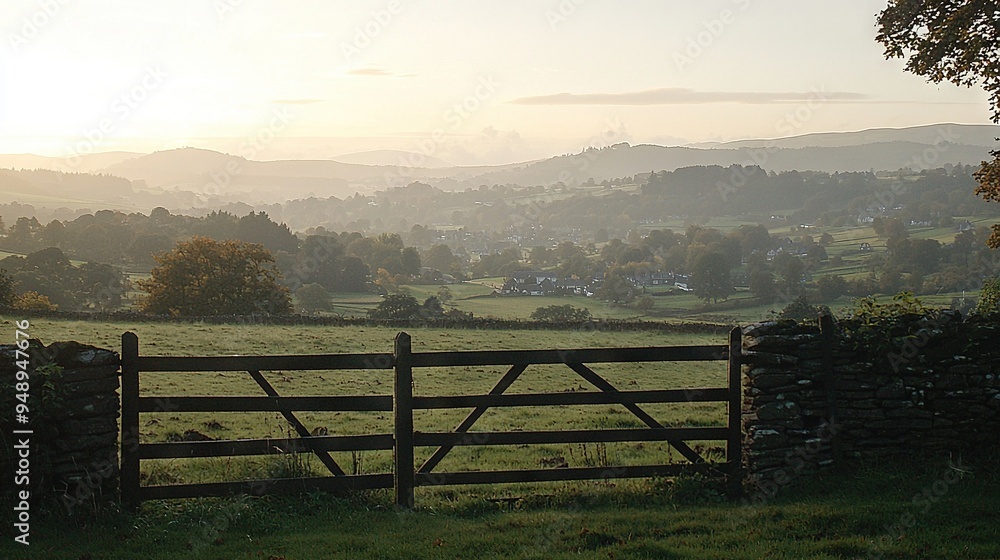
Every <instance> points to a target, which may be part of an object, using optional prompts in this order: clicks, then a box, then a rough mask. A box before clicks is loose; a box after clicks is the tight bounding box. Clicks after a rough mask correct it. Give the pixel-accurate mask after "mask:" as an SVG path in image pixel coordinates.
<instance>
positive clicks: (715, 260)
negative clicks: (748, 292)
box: [691, 252, 733, 303]
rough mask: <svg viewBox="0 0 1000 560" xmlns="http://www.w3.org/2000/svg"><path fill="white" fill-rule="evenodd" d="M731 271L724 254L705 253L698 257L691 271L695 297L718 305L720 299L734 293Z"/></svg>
mask: <svg viewBox="0 0 1000 560" xmlns="http://www.w3.org/2000/svg"><path fill="white" fill-rule="evenodd" d="M729 270H730V269H729V263H728V262H727V259H726V257H725V255H723V254H722V253H716V252H704V253H702V254H700V255H698V257H697V258H696V259H695V262H694V268H692V270H691V282H692V283H693V284H694V293H695V295H696V296H698V297H699V298H701V299H703V300H705V302H706V303H708V301H712V302H713V303H716V302H718V301H719V298H726V297H729V294H731V293H732V292H733V282H732V279H731V277H730V275H729Z"/></svg>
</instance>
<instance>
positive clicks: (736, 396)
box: [726, 327, 743, 499]
mask: <svg viewBox="0 0 1000 560" xmlns="http://www.w3.org/2000/svg"><path fill="white" fill-rule="evenodd" d="M742 355H743V331H742V330H741V329H740V327H734V328H733V330H732V331H730V332H729V437H728V438H727V441H726V460H727V461H728V462H729V472H728V473H727V474H728V480H727V489H728V493H729V497H730V498H732V499H736V498H738V497H740V496H741V495H743V372H742V364H743V361H742V359H741V358H742Z"/></svg>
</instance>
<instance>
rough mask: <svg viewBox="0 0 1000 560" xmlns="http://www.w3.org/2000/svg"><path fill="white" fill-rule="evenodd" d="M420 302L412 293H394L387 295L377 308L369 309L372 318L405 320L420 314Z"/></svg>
mask: <svg viewBox="0 0 1000 560" xmlns="http://www.w3.org/2000/svg"><path fill="white" fill-rule="evenodd" d="M420 309H421V306H420V303H418V302H417V299H416V298H415V297H413V296H411V295H406V294H392V295H389V296H386V297H385V299H383V300H382V301H381V302H380V303H379V304H378V307H376V308H375V309H372V310H369V311H368V316H369V317H371V318H372V319H381V320H405V319H413V318H414V317H419V316H420Z"/></svg>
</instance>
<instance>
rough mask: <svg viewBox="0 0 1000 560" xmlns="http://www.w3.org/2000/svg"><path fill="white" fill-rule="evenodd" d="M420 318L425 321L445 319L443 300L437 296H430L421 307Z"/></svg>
mask: <svg viewBox="0 0 1000 560" xmlns="http://www.w3.org/2000/svg"><path fill="white" fill-rule="evenodd" d="M420 316H421V317H423V318H425V319H430V318H438V317H443V316H444V305H442V304H441V300H440V299H438V297H437V296H430V297H429V298H427V299H425V300H424V304H423V305H421V306H420Z"/></svg>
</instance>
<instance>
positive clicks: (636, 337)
mask: <svg viewBox="0 0 1000 560" xmlns="http://www.w3.org/2000/svg"><path fill="white" fill-rule="evenodd" d="M4 319H6V321H4V322H3V324H5V325H6V326H7V327H10V328H12V325H11V324H10V322H9V320H10V318H9V317H7V318H4ZM126 330H131V331H133V332H136V333H137V334H138V335H139V339H140V348H141V352H142V353H143V354H146V355H153V354H160V355H229V354H265V353H266V354H287V353H338V352H387V351H389V349H390V348H391V345H392V338H393V337H394V335H395V333H396V331H395V330H392V329H384V328H337V327H319V326H315V327H313V326H311V327H284V326H260V325H256V326H254V325H247V326H242V325H204V324H148V323H136V324H120V323H98V322H77V321H61V320H43V319H38V320H35V321H33V323H32V326H31V333H32V335H34V336H36V337H40V338H42V339H43V340H44V341H45V342H52V341H56V340H68V339H73V340H78V341H80V342H84V343H89V344H95V345H98V346H103V347H108V348H117V347H118V339H119V336H120V334H121V333H122V332H123V331H126ZM411 334H412V336H413V341H414V350H415V351H417V352H420V351H432V350H471V349H482V348H489V349H509V348H510V349H513V348H523V349H530V348H547V347H555V348H571V347H601V346H650V345H662V344H670V345H676V344H721V343H723V342H724V340H723V337H722V336H721V335H699V334H671V335H663V334H657V333H651V332H626V333H604V332H592V331H581V332H576V331H568V332H567V331H560V332H556V331H548V332H546V331H527V330H526V331H486V330H482V331H475V330H444V329H414V330H412V331H411ZM595 369H596V370H597V371H598V372H599V373H601V374H602V375H605V376H606V377H607V378H608V379H609V380H610V381H612V383H614V384H616V385H617V386H619V387H621V388H624V389H657V388H668V387H696V386H721V385H722V384H723V383H724V378H725V368H724V364H723V363H709V364H668V365H666V366H662V367H661V366H653V365H650V364H629V365H625V366H614V365H604V366H601V365H598V366H595ZM500 374H501V371H500V369H499V368H496V369H494V368H452V369H450V370H443V369H430V370H417V372H416V378H415V383H414V386H415V391H416V394H440V393H445V394H462V393H470V392H484V391H486V390H487V389H488V388H489V387H490V385H491V384H492V383H493V382H494V381H495V380H496V378H497V377H498V376H499V375H500ZM266 375H267V376H268V378H269V379H271V381H272V383H274V385H275V387H276V388H277V389H278V391H279V393H281V394H287V395H297V394H316V393H319V394H334V395H336V394H387V393H388V392H389V389H388V386H390V385H391V372H388V371H371V372H364V371H362V372H352V373H350V374H343V373H337V372H268V373H267V374H266ZM143 380H144V381H143V393H144V394H146V395H154V394H160V395H163V394H169V395H180V394H188V395H191V394H205V393H211V394H250V395H259V394H261V393H260V390H259V389H258V388H256V386H255V385H253V384H252V382H251V381H250V380H249V378H248V377H247V376H245V375H243V374H239V373H208V374H205V373H202V374H184V373H180V374H145V375H144V376H143ZM582 385H585V383H584V382H582V380H580V379H579V378H576V377H575V374H573V373H572V372H571V371H570V370H568V369H565V368H556V367H542V366H533V367H531V368H529V369H528V370H527V371H526V372H525V373H524V374H523V375H522V379H520V380H519V381H518V382H516V383H515V385H514V386H513V387H512V388H511V389H510V391H509V392H512V393H513V392H541V391H558V390H578V389H580V388H581V386H582ZM713 407H714V405H711V404H702V405H680V406H678V405H663V406H662V407H661V408H655V407H648V409H649V411H650V412H651V413H652V414H653V416H654V417H657V418H658V419H660V420H661V421H663V422H664V423H666V424H670V425H679V424H684V425H708V424H717V423H721V421H722V418H723V417H724V416H723V415H724V411H723V410H721V409H720V408H713ZM585 409H589V410H585ZM495 412H496V413H495V414H494V413H492V412H491V413H488V414H487V415H486V416H485V417H484V418H483V419H482V420H481V421H480V424H477V426H476V429H502V430H509V429H553V428H563V427H569V428H584V427H594V428H621V427H632V426H636V425H637V423H636V422H635V420H634V418H633V417H632V416H630V415H629V414H628V413H627V412H625V411H624V410H617V409H614V408H613V407H609V406H596V407H579V409H575V408H555V407H553V408H549V409H507V410H503V411H495ZM460 415H461V414H455V415H448V414H443V415H423V416H420V417H418V418H417V420H416V422H417V428H418V429H423V430H429V429H431V428H435V427H437V428H444V429H450V428H452V427H453V426H454V424H455V423H456V422H457V420H458V417H459V416H460ZM300 417H301V418H302V419H303V421H304V423H305V424H306V425H307V426H309V427H314V426H320V425H323V426H326V427H327V428H328V429H329V431H330V433H331V434H349V433H373V432H383V433H384V432H389V431H391V429H390V427H391V422H392V420H391V417H389V416H386V417H379V415H377V414H374V413H373V414H367V415H366V414H361V413H354V414H349V413H342V414H337V415H328V416H323V415H319V414H316V415H309V414H303V415H300ZM141 420H142V423H143V427H142V430H143V433H142V439H143V441H162V440H164V439H167V437H168V435H169V434H170V433H171V432H173V433H179V432H181V431H183V430H185V429H197V430H199V431H201V432H203V433H205V434H208V435H210V436H212V437H216V438H220V439H230V438H235V437H261V436H263V435H274V436H279V435H284V433H285V432H286V431H287V428H286V427H285V426H284V422H283V420H281V419H280V418H278V417H277V416H276V415H273V414H257V415H250V414H196V413H190V414H169V413H167V414H143V415H142V419H141ZM430 451H431V450H430V449H422V450H421V449H418V461H419V460H420V459H422V458H423V457H424V456H426V455H427V454H429V452H430ZM465 451H466V453H464V454H459V453H457V452H453V455H450V456H449V458H447V459H446V460H445V462H444V463H442V465H441V466H440V467H439V470H468V469H477V468H478V469H492V468H538V467H539V466H540V465H542V464H544V463H543V462H542V461H548V460H552V459H553V458H556V457H562V458H563V459H565V460H566V462H567V463H569V465H570V466H593V465H607V464H642V463H645V462H650V461H656V462H661V461H669V460H671V458H674V459H679V458H678V457H676V454H672V453H671V452H670V451H669V450H668V449H667V448H666V446H665V445H658V444H648V443H647V444H645V445H643V446H640V445H639V444H621V445H619V446H617V447H616V446H612V445H608V446H607V447H604V448H599V447H597V446H589V447H587V446H579V445H578V446H570V445H566V446H532V448H531V449H528V448H523V447H518V448H502V447H478V448H467V449H465ZM708 451H709V452H710V453H713V451H712V450H711V449H709V450H708ZM421 452H422V453H421ZM714 453H715V454H716V456H717V457H718V454H717V453H718V451H717V450H716V451H715V452H714ZM335 457H336V458H337V459H338V461H339V462H340V463H341V465H344V466H345V467H347V468H348V470H355V469H357V470H360V471H361V472H388V467H389V461H390V460H391V457H389V456H388V455H387V454H381V455H380V454H378V453H376V452H368V453H367V454H366V455H361V456H353V457H352V456H349V455H346V454H335ZM952 460H958V462H959V464H958V466H957V467H955V466H949V463H948V462H947V459H946V458H943V457H922V458H921V460H920V461H913V462H910V463H909V464H904V465H900V464H885V465H878V464H868V465H863V466H862V468H861V469H860V470H852V471H850V472H849V473H847V474H840V475H833V474H827V475H824V476H821V477H816V478H809V479H802V480H793V481H792V482H791V484H789V485H787V486H785V487H783V488H782V489H781V490H780V491H779V493H778V494H777V495H776V496H774V497H770V496H767V495H764V494H753V493H751V494H750V495H749V496H748V499H747V501H746V502H744V503H730V502H727V501H726V500H725V499H724V498H723V495H722V494H721V492H720V489H719V488H718V487H717V486H716V485H715V484H713V483H710V482H707V481H704V480H700V479H693V478H679V479H674V480H663V479H652V480H627V481H615V482H608V481H591V482H573V483H550V484H541V485H534V486H531V485H504V486H472V487H461V486H455V487H439V488H421V489H418V491H417V505H418V508H417V510H416V511H413V512H406V513H401V512H396V511H394V510H393V508H392V505H391V504H392V496H391V493H390V492H388V491H373V492H366V493H362V494H357V495H353V496H351V497H349V498H334V497H330V496H326V495H321V494H311V495H307V496H301V497H295V498H291V497H289V498H277V497H271V498H248V497H241V498H233V499H226V500H216V499H203V500H184V501H172V502H147V503H145V504H144V505H143V507H142V510H141V512H140V513H139V514H138V515H127V514H119V513H106V514H104V515H102V516H101V517H99V518H98V519H96V520H94V519H90V518H88V517H79V516H77V517H72V518H67V517H65V516H64V515H63V514H59V513H51V512H49V513H43V512H36V514H35V515H34V516H33V517H32V519H33V525H32V533H31V537H32V546H31V547H28V548H25V547H22V546H19V545H15V544H13V541H12V539H11V538H10V536H11V528H10V527H9V526H4V528H2V529H0V535H3V536H4V538H3V540H2V541H0V558H4V559H5V560H6V559H11V560H19V559H24V560H35V559H45V560H62V559H67V560H81V559H88V560H125V559H133V558H144V559H151V560H159V559H176V558H209V559H226V560H229V559H235V558H246V559H261V560H278V559H281V560H293V559H303V560H312V559H316V558H351V559H362V560H363V559H397V558H398V559H409V558H536V559H549V558H553V559H562V558H567V559H568V558H583V559H598V558H600V559H606V558H614V559H623V558H629V559H631V558H635V559H641V558H667V559H670V558H694V559H716V558H719V559H756V558H779V559H781V558H784V559H798V558H820V559H824V558H831V559H832V558H1000V526H998V525H997V524H996V523H995V511H996V509H995V508H996V503H997V502H998V500H1000V471H998V469H997V462H996V458H995V457H994V458H992V459H991V460H988V461H987V460H982V459H975V460H969V461H966V462H962V459H961V458H958V457H953V458H952ZM970 461H971V462H970ZM143 464H144V469H143V476H144V483H145V484H150V483H173V482H181V481H198V480H218V479H242V478H254V477H261V476H283V475H289V474H295V473H294V472H290V466H289V465H288V464H287V462H282V461H275V460H270V461H268V460H261V461H250V462H245V463H240V462H238V461H236V460H232V461H229V460H223V459H205V460H191V461H176V460H175V461H144V463H143ZM307 466H308V468H309V469H311V470H312V471H313V472H316V473H317V474H319V472H318V471H319V469H320V468H321V467H320V466H319V465H318V464H317V463H316V462H314V461H312V460H308V461H307Z"/></svg>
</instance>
